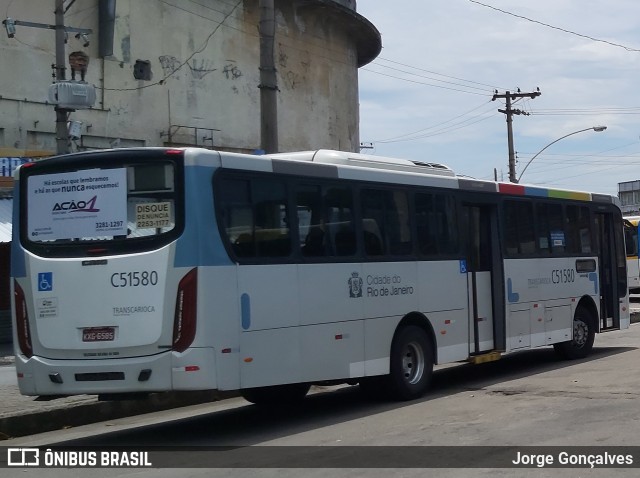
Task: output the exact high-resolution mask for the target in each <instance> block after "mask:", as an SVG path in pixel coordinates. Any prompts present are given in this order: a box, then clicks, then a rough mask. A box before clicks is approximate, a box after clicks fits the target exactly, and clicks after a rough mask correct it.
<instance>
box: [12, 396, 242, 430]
mask: <svg viewBox="0 0 640 478" xmlns="http://www.w3.org/2000/svg"><path fill="white" fill-rule="evenodd" d="M237 396H238V393H236V392H218V391H215V390H205V391H194V392H164V393H155V394H151V395H150V396H149V397H148V398H145V399H138V400H121V401H105V402H94V403H87V404H81V405H72V406H68V407H63V408H58V409H53V410H47V411H42V412H35V413H31V414H29V415H20V416H9V417H3V418H0V441H1V440H8V439H11V438H17V437H23V436H27V435H34V434H37V433H44V432H50V431H55V430H61V429H65V428H72V427H77V426H81V425H89V424H92V423H97V422H103V421H108V420H115V419H117V418H125V417H131V416H135V415H142V414H144V413H151V412H159V411H163V410H170V409H173V408H179V407H186V406H188V405H198V404H202V403H209V402H216V401H219V400H224V399H226V398H232V397H237Z"/></svg>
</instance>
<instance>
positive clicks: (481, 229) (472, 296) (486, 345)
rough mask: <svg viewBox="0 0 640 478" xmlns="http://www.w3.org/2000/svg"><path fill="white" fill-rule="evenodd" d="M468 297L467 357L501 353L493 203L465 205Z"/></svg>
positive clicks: (499, 273)
mask: <svg viewBox="0 0 640 478" xmlns="http://www.w3.org/2000/svg"><path fill="white" fill-rule="evenodd" d="M462 213H463V218H464V220H465V223H466V229H467V233H466V269H467V287H468V297H469V339H470V340H469V354H470V355H476V354H480V353H484V352H489V351H492V350H504V340H505V332H504V320H500V317H501V316H502V314H501V311H502V308H503V307H502V306H501V303H502V302H501V301H500V300H499V297H498V296H497V294H499V293H500V291H501V290H502V288H501V286H500V281H501V278H502V275H503V272H502V263H501V259H500V258H501V254H500V250H499V246H498V241H497V238H498V223H497V211H496V207H495V205H492V204H481V205H476V204H464V205H463V211H462Z"/></svg>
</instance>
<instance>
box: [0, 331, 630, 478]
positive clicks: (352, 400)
mask: <svg viewBox="0 0 640 478" xmlns="http://www.w3.org/2000/svg"><path fill="white" fill-rule="evenodd" d="M637 363H640V324H634V325H632V326H631V328H630V329H629V330H626V331H618V332H611V333H607V334H601V335H598V336H597V337H596V348H595V349H594V352H593V354H592V355H591V356H590V357H589V358H588V359H586V360H583V361H558V360H557V359H556V357H555V354H554V353H553V350H552V349H550V348H546V349H540V350H534V351H526V352H521V353H517V354H512V355H510V356H507V357H504V358H503V359H502V360H500V361H497V362H494V363H488V364H482V365H475V366H474V365H469V364H463V365H455V366H448V367H440V368H439V369H438V370H437V372H436V373H435V375H434V381H433V387H432V390H431V393H429V394H428V395H427V396H425V397H424V398H423V399H421V400H417V401H413V402H405V403H389V402H384V401H377V400H371V399H369V398H367V397H364V396H363V395H362V394H361V393H360V391H359V390H358V388H357V387H341V388H336V387H333V388H328V389H326V390H324V391H320V392H319V393H316V394H314V395H312V396H310V397H308V398H307V399H306V400H305V402H304V404H303V405H302V406H300V407H294V408H292V407H288V408H283V409H279V410H264V409H261V408H259V407H256V406H254V405H249V404H247V402H244V401H243V400H241V399H231V400H225V401H223V402H219V403H213V404H207V405H197V406H193V407H186V408H184V409H179V410H173V411H167V412H158V413H154V414H149V415H144V416H138V417H131V418H127V419H121V420H117V421H113V422H109V423H99V424H95V425H88V426H85V427H79V428H76V429H71V430H63V431H59V432H55V433H47V434H42V435H35V436H32V437H25V438H23V439H15V440H11V441H10V442H9V443H7V445H8V446H43V447H47V446H60V445H67V446H72V447H87V446H91V447H97V448H98V449H106V447H110V446H116V447H118V446H126V447H132V449H136V448H140V447H144V446H167V447H171V449H173V448H174V447H194V446H195V447H202V446H249V445H251V446H258V445H259V446H278V447H292V446H301V445H304V446H309V447H311V448H308V449H307V448H305V449H300V450H301V453H303V455H302V458H300V457H298V461H295V463H297V464H298V466H300V465H299V463H300V461H299V460H300V459H301V460H302V463H303V464H304V465H303V466H309V468H308V469H304V470H301V469H300V468H286V467H285V464H286V459H285V458H283V457H279V456H278V454H277V453H275V454H273V455H272V461H271V462H270V463H271V464H272V466H282V468H263V469H246V468H242V467H240V468H239V469H219V470H206V469H202V468H191V469H189V470H188V471H187V469H186V468H182V469H170V468H162V469H155V470H151V469H147V470H145V469H101V470H94V471H92V472H91V473H92V474H94V473H97V474H99V475H100V476H104V477H116V476H118V477H125V476H126V477H129V476H132V477H133V476H135V477H136V478H144V477H147V476H149V477H151V476H153V477H158V476H161V477H164V476H167V477H169V476H190V477H200V476H202V477H204V476H268V477H276V476H278V477H282V476H292V477H293V476H295V477H298V476H304V477H315V476H318V477H326V476H327V474H330V475H331V476H367V477H368V476H380V477H382V476H385V477H386V476H403V477H404V476H407V477H408V476H430V477H431V476H456V477H477V476H554V477H555V476H572V477H574V476H590V477H591V476H638V474H639V473H638V470H637V469H635V470H630V469H595V470H586V469H518V470H514V469H505V468H501V469H497V470H489V469H474V468H452V469H448V470H443V469H420V468H403V467H396V468H394V469H392V470H389V469H362V468H359V467H353V468H351V469H342V468H341V469H331V470H327V469H323V468H317V466H319V465H322V464H323V463H322V462H321V460H322V459H323V455H322V454H320V455H318V453H322V448H321V447H323V446H324V447H326V446H338V447H347V448H345V450H347V452H348V450H350V449H349V447H350V446H353V447H362V446H376V447H385V446H387V447H388V446H396V447H411V446H444V445H447V446H482V445H486V446H497V447H514V446H515V447H527V446H533V447H538V446H554V447H557V448H556V449H555V450H562V449H563V447H568V446H596V447H598V449H599V450H602V451H607V450H612V451H613V450H614V447H616V446H622V445H640V433H639V432H640V414H639V413H638V400H639V399H640V372H638V371H637V368H636V367H635V364H637ZM266 450H269V452H271V450H272V449H266ZM275 450H278V449H275ZM280 450H288V451H289V452H291V451H293V450H297V449H294V448H282V449H280ZM354 450H356V449H355V448H354ZM358 450H360V449H358ZM379 450H384V448H381V449H379ZM460 450H462V451H463V452H464V449H460ZM460 450H458V451H457V452H456V451H455V449H454V452H455V453H460ZM469 450H471V449H469ZM492 450H493V451H492V452H496V450H497V451H498V452H499V451H500V450H502V451H504V448H496V449H492ZM490 451H491V450H490ZM167 453H168V455H166V457H170V456H171V455H170V453H171V451H167ZM201 453H202V454H201V455H199V456H200V457H202V458H206V455H204V454H205V453H206V452H201ZM378 458H379V457H378V456H376V455H375V454H374V455H371V456H370V459H371V463H377V461H376V460H377V459H378ZM514 458H515V457H514ZM175 459H176V460H177V461H176V463H180V466H181V467H188V466H196V462H195V461H194V462H190V461H188V460H186V461H185V460H184V459H182V458H180V457H179V456H178V455H176V457H175ZM391 459H392V460H393V459H397V456H395V457H391ZM469 459H470V458H469V457H468V456H463V457H461V458H460V460H461V462H460V463H462V464H465V463H466V464H467V465H469V463H468V460H469ZM634 459H635V461H636V463H637V464H638V465H640V450H638V452H637V456H634ZM465 460H467V461H466V462H465ZM347 463H349V462H347ZM353 464H354V465H356V464H357V463H355V462H354V463H353ZM358 465H360V466H361V465H362V463H359V464H358ZM243 466H245V465H243ZM5 471H9V473H7V474H5V473H4V472H5ZM65 471H66V472H68V471H69V470H51V469H50V470H38V473H39V476H43V477H56V478H57V477H63V476H70V475H69V474H65V473H64V472H65ZM75 471H77V472H79V471H81V470H75ZM86 471H87V470H85V473H86ZM329 472H330V473H329ZM586 472H588V473H586ZM2 475H3V477H4V476H6V477H7V478H9V477H13V476H25V475H24V471H23V472H22V473H18V470H17V469H10V470H2ZM76 475H77V476H84V474H83V473H75V474H73V475H72V476H76Z"/></svg>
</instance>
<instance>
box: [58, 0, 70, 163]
mask: <svg viewBox="0 0 640 478" xmlns="http://www.w3.org/2000/svg"><path fill="white" fill-rule="evenodd" d="M55 14H56V68H55V71H56V73H55V77H56V81H64V80H65V79H66V74H65V70H66V66H65V65H66V63H65V62H66V58H65V54H64V42H65V28H64V0H56V10H55ZM55 110H56V152H57V153H58V154H65V153H68V152H69V131H68V130H67V118H68V116H69V110H68V109H66V108H61V107H60V106H56V107H55Z"/></svg>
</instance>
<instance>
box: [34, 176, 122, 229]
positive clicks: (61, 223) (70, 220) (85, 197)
mask: <svg viewBox="0 0 640 478" xmlns="http://www.w3.org/2000/svg"><path fill="white" fill-rule="evenodd" d="M27 188H28V191H27V204H28V214H27V217H28V221H27V223H28V224H27V226H28V233H29V238H30V239H31V240H32V241H51V240H56V239H80V238H87V239H88V238H100V237H113V236H119V235H126V234H127V172H126V169H125V168H118V169H87V170H82V171H72V172H66V173H58V174H42V175H37V176H31V177H29V179H28V183H27Z"/></svg>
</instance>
